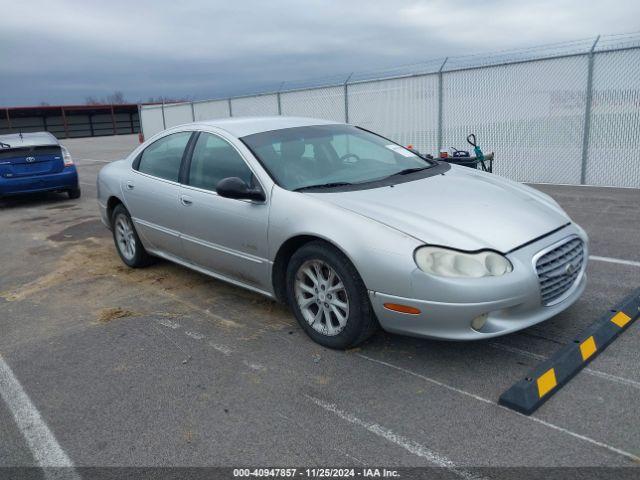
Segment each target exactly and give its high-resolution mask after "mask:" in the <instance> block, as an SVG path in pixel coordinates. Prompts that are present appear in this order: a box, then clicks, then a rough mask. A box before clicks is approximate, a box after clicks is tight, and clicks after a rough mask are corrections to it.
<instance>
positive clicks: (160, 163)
mask: <svg viewBox="0 0 640 480" xmlns="http://www.w3.org/2000/svg"><path fill="white" fill-rule="evenodd" d="M191 133H192V132H180V133H174V134H172V135H167V136H166V137H163V138H161V139H159V140H157V141H155V142H153V143H152V144H151V145H149V146H148V147H147V148H146V149H145V150H144V151H143V152H142V155H141V156H140V163H139V164H138V171H140V172H142V173H146V174H148V175H153V176H154V177H159V178H164V179H165V180H172V181H174V182H177V181H178V177H179V175H180V163H181V162H182V154H183V153H184V149H185V148H186V146H187V143H188V142H189V138H190V137H191Z"/></svg>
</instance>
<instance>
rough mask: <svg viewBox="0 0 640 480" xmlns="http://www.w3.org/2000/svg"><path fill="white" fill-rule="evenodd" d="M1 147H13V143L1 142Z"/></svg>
mask: <svg viewBox="0 0 640 480" xmlns="http://www.w3.org/2000/svg"><path fill="white" fill-rule="evenodd" d="M0 148H11V145H9V144H8V143H4V142H0Z"/></svg>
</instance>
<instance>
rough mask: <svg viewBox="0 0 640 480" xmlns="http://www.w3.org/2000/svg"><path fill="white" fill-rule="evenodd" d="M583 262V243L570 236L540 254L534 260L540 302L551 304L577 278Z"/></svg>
mask: <svg viewBox="0 0 640 480" xmlns="http://www.w3.org/2000/svg"><path fill="white" fill-rule="evenodd" d="M583 264H584V244H583V243H582V240H580V239H579V238H572V239H570V240H568V241H567V242H565V243H563V244H562V245H559V246H558V247H556V248H554V249H553V250H550V251H549V252H547V253H545V254H544V255H542V256H541V257H540V258H539V259H538V260H537V262H536V272H537V273H538V279H539V281H540V294H541V295H542V303H543V304H544V305H551V304H553V303H554V301H555V300H557V299H559V298H560V297H562V295H563V294H564V293H566V292H567V291H568V290H569V289H570V288H571V287H572V286H573V285H574V284H575V283H576V281H577V280H578V277H579V276H580V272H581V271H582V266H583Z"/></svg>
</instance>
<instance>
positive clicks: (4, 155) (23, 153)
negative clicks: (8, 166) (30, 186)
mask: <svg viewBox="0 0 640 480" xmlns="http://www.w3.org/2000/svg"><path fill="white" fill-rule="evenodd" d="M36 155H61V151H60V146H59V145H43V146H35V147H18V148H0V160H7V159H9V158H16V157H19V158H21V157H34V156H36Z"/></svg>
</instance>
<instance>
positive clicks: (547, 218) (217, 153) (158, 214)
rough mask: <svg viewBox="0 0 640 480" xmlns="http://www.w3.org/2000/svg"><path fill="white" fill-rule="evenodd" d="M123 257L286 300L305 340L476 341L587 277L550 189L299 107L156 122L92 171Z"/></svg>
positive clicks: (565, 295) (553, 304)
mask: <svg viewBox="0 0 640 480" xmlns="http://www.w3.org/2000/svg"><path fill="white" fill-rule="evenodd" d="M98 202H99V205H100V212H101V216H102V221H103V222H104V224H105V225H106V226H107V227H109V228H110V229H111V230H112V231H113V237H114V241H115V245H116V249H117V251H118V253H119V255H120V257H121V258H122V261H123V262H124V263H126V264H127V265H129V266H130V267H141V266H144V265H147V264H149V263H150V262H151V261H153V259H154V258H155V257H161V258H164V259H167V260H170V261H173V262H176V263H178V264H181V265H184V266H185V267H188V268H192V269H194V270H197V271H199V272H202V273H205V274H207V275H211V276H212V277H215V278H218V279H221V280H224V281H227V282H230V283H233V284H235V285H238V286H241V287H244V288H248V289H250V290H253V291H256V292H258V293H261V294H263V295H266V296H268V297H272V298H275V299H277V300H280V301H282V302H286V303H287V304H289V305H290V307H291V309H292V311H293V313H294V315H295V316H296V318H297V320H298V322H299V323H300V325H301V327H302V328H303V329H304V330H305V331H306V332H307V334H308V335H309V336H310V337H311V338H312V339H313V340H315V341H316V342H318V343H320V344H322V345H325V346H327V347H331V348H349V347H352V346H354V345H357V344H358V343H360V342H362V341H364V340H365V339H367V338H368V337H369V336H370V335H371V334H372V333H373V332H374V331H375V330H376V328H377V327H378V326H381V327H382V328H383V329H385V330H387V331H389V332H396V333H401V334H407V335H414V336H421V337H432V338H441V339H450V340H475V339H483V338H489V337H495V336H497V335H504V334H506V333H509V332H513V331H516V330H520V329H522V328H526V327H529V326H531V325H534V324H536V323H538V322H541V321H543V320H546V319H548V318H550V317H552V316H554V315H556V314H558V313H560V312H561V311H563V310H564V309H566V308H567V307H569V306H570V305H571V304H572V303H574V302H575V301H576V300H577V299H578V297H579V296H580V294H581V293H582V291H583V290H584V287H585V282H586V275H585V268H586V263H587V242H588V241H587V236H586V234H585V232H584V230H582V229H581V228H580V227H579V226H578V225H576V224H575V223H573V222H572V221H571V219H570V218H569V217H568V215H567V214H566V213H565V212H564V211H563V210H562V209H561V208H560V206H559V205H558V204H557V203H556V202H555V201H554V200H553V199H551V198H550V197H549V196H547V195H545V194H543V193H541V192H539V191H537V190H534V189H532V188H530V187H527V186H525V185H521V184H519V183H516V182H512V181H510V180H507V179H505V178H501V177H499V176H496V175H491V174H487V173H483V172H480V171H477V170H473V169H470V168H465V167H458V166H455V165H449V164H448V163H443V162H437V161H433V160H430V159H428V158H423V157H421V156H419V155H417V154H416V153H414V152H413V151H411V150H408V149H406V148H404V147H402V146H400V145H398V144H396V143H394V142H393V141H391V140H388V139H386V138H383V137H381V136H378V135H376V134H374V133H371V132H369V131H366V130H363V129H360V128H357V127H354V126H351V125H345V124H341V123H336V122H329V121H325V120H315V119H308V118H290V117H270V118H237V119H225V120H215V121H207V122H201V123H193V124H187V125H181V126H179V127H174V128H171V129H169V130H166V131H163V132H161V133H159V134H157V135H155V136H154V137H152V138H150V139H149V140H147V141H146V142H145V143H144V144H142V145H140V146H139V147H138V148H137V149H136V150H134V151H133V152H132V153H131V155H129V157H128V158H126V159H124V160H120V161H117V162H113V163H111V164H109V165H107V166H105V167H104V168H103V169H102V170H101V171H100V174H99V176H98Z"/></svg>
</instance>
